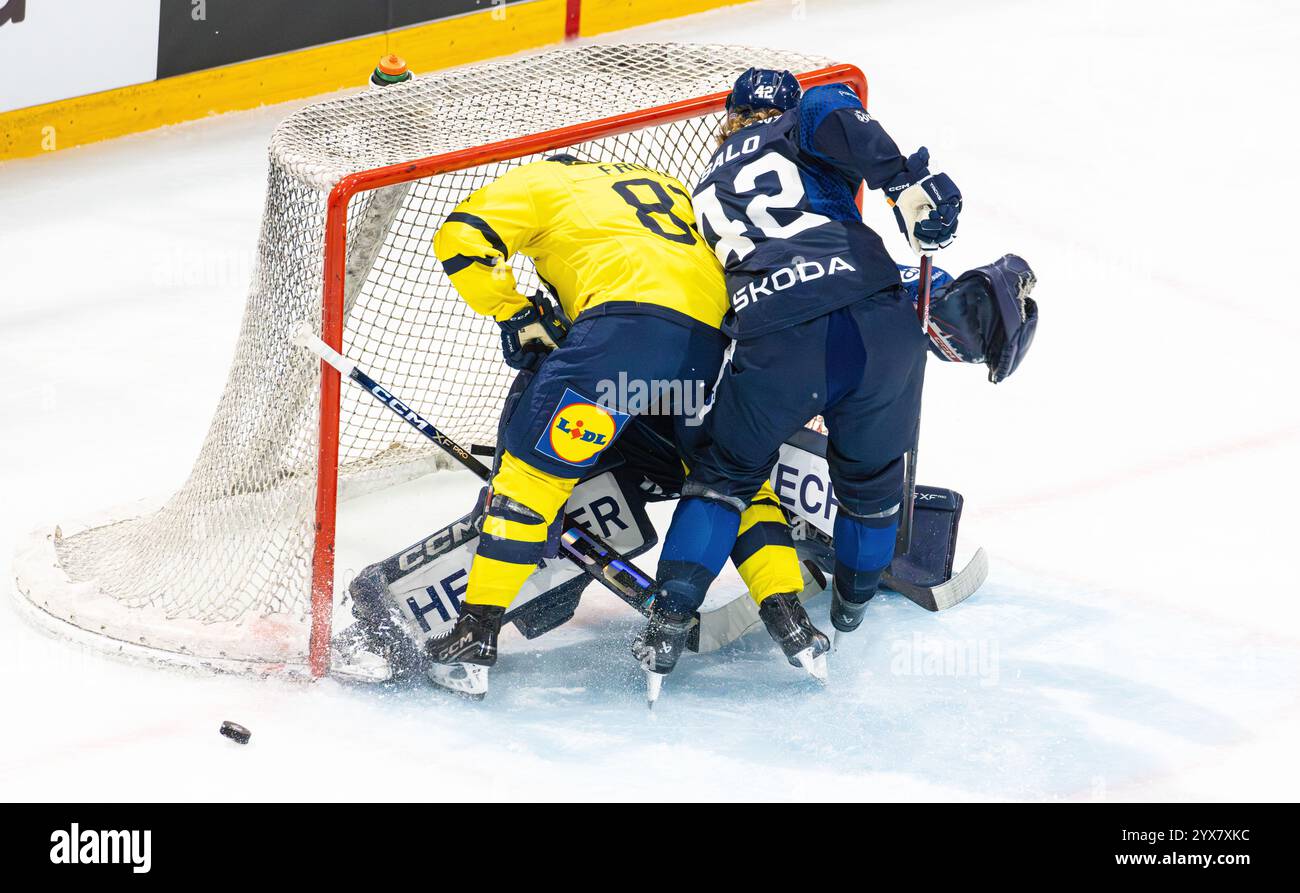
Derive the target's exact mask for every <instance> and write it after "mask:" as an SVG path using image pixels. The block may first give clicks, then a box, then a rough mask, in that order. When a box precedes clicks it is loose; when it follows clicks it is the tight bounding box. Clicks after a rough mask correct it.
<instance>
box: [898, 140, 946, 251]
mask: <svg viewBox="0 0 1300 893" xmlns="http://www.w3.org/2000/svg"><path fill="white" fill-rule="evenodd" d="M929 164H930V150H929V149H927V148H925V147H924V146H922V147H921V148H920V149H917V150H916V152H914V153H912V155H910V156H909V157H908V159H907V166H906V167H905V168H904V169H903V171H902V173H900V174H899V175H898V176H896V177H895V178H894V179H893V180H892V181H891V182H890V183H889V185H888V186H886V187H885V195H886V196H887V197H888V199H889V203H890V204H891V205H892V206H893V208H894V217H895V219H897V220H898V228H899V230H900V231H901V232H902V233H903V235H904V236H906V237H907V241H908V243H909V244H910V245H911V246H912V250H913V251H915V252H916V253H917V254H924V253H927V252H930V251H937V250H938V249H940V248H947V247H948V246H949V245H951V244H952V240H953V239H955V238H956V237H957V217H958V215H960V214H961V190H960V189H958V188H957V184H956V183H954V182H953V181H952V178H951V177H949V176H948V175H947V174H932V173H930V169H929Z"/></svg>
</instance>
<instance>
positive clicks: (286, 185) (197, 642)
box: [16, 44, 829, 669]
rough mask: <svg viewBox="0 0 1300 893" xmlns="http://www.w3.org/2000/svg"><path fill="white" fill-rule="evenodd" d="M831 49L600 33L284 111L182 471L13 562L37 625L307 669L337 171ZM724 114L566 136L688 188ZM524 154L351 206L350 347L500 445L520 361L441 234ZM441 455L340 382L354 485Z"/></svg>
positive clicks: (704, 86) (344, 458) (342, 463)
mask: <svg viewBox="0 0 1300 893" xmlns="http://www.w3.org/2000/svg"><path fill="white" fill-rule="evenodd" d="M828 64H829V62H828V60H825V59H821V58H816V57H811V56H806V55H798V54H793V53H785V52H778V51H773V50H760V49H751V48H745V47H729V46H700V45H669V44H644V45H635V46H588V47H580V48H574V49H564V50H559V51H555V52H550V53H546V54H542V55H538V56H534V57H530V58H524V59H518V60H510V61H503V62H495V63H489V64H480V65H474V66H470V67H467V68H463V69H458V70H452V71H448V72H444V73H439V74H434V75H426V76H419V75H417V77H416V79H415V80H414V81H411V82H408V83H406V84H400V85H396V86H390V87H385V88H382V89H372V90H369V91H366V92H361V93H357V94H354V95H350V96H347V97H345V98H341V99H334V100H330V101H327V102H322V103H319V104H317V105H312V106H309V107H307V108H304V109H302V110H301V111H298V112H296V113H295V114H293V115H291V116H289V117H288V118H287V119H286V120H285V121H284V122H283V123H282V124H281V125H280V126H279V127H278V128H277V130H276V132H275V135H274V136H273V138H272V141H271V147H270V173H269V176H268V183H267V197H266V206H265V209H264V215H263V222H262V231H261V236H260V239H259V243H258V260H257V266H256V270H255V272H254V276H253V282H252V286H251V289H250V292H249V296H248V303H247V307H246V309H245V313H244V319H243V323H242V326H241V330H240V334H239V340H238V344H237V346H236V349H235V359H234V363H233V365H232V368H231V372H230V378H229V381H228V383H227V385H226V389H225V392H224V393H223V395H222V397H221V400H220V403H219V404H218V406H217V410H216V413H215V416H214V418H213V420H212V425H211V428H210V429H209V431H208V435H207V438H206V440H205V442H204V445H203V448H202V451H201V452H200V454H199V457H198V459H197V461H196V462H195V464H194V469H193V471H192V472H191V474H190V477H189V480H188V481H186V483H185V485H184V486H183V487H182V488H181V489H180V491H179V492H177V493H176V494H175V495H174V496H173V497H172V498H171V499H170V500H168V501H167V502H166V503H165V504H163V505H162V506H161V508H157V509H156V510H154V511H149V512H147V513H143V514H140V513H137V514H136V515H135V516H132V515H129V514H123V515H118V516H116V517H114V516H110V517H108V518H106V519H105V518H101V519H99V520H98V521H97V522H95V523H92V524H81V525H78V526H77V527H76V528H75V529H74V528H73V527H72V526H70V525H66V524H65V525H64V527H63V529H62V531H60V532H59V533H55V534H52V533H50V532H49V531H48V530H47V531H45V532H44V533H42V534H39V535H33V537H32V538H31V539H30V540H29V541H28V543H27V545H26V546H25V547H23V548H22V549H20V552H19V556H18V560H17V562H16V570H17V574H16V576H17V578H18V586H17V591H18V593H19V596H20V603H23V601H24V599H25V600H26V604H25V605H24V606H25V607H27V608H35V609H36V610H35V611H31V610H29V611H28V613H29V614H35V615H37V616H36V619H37V620H40V621H48V620H49V619H50V618H53V619H54V621H55V624H56V625H59V626H60V627H61V628H62V629H63V631H64V632H67V631H68V628H69V627H71V628H72V631H73V632H74V633H77V635H78V636H79V637H81V636H80V631H85V633H87V634H88V635H90V636H94V637H96V640H94V641H91V642H90V643H91V644H96V645H104V644H105V642H107V646H106V647H110V648H116V649H118V650H124V651H132V652H139V651H145V652H147V656H150V657H161V658H166V657H168V656H169V655H176V656H180V657H182V658H185V659H188V660H189V661H190V662H198V663H206V664H209V665H211V666H214V667H220V668H227V669H258V668H262V667H266V666H268V665H277V666H278V665H287V666H289V667H296V666H300V665H303V664H305V661H306V652H307V637H308V629H309V620H310V617H309V614H310V580H309V578H310V566H311V555H312V548H313V542H314V536H313V522H314V496H315V484H316V474H317V469H316V455H317V436H318V435H317V426H318V414H319V405H318V404H319V393H318V391H319V364H318V362H317V361H316V360H315V358H314V357H312V356H311V355H310V354H308V353H306V352H305V351H303V350H301V349H300V348H296V347H294V346H293V344H292V343H291V338H292V333H293V332H294V331H295V330H296V329H297V328H298V326H299V325H300V324H301V323H303V322H304V321H306V322H308V323H309V324H311V325H312V326H313V327H315V328H317V329H318V328H319V325H320V317H321V304H322V265H323V244H324V230H325V202H326V197H327V195H328V193H329V190H330V189H331V188H332V187H333V186H334V184H335V183H337V182H338V180H339V179H341V178H342V177H344V176H346V175H348V174H352V173H355V172H359V171H364V170H368V169H373V168H376V167H381V166H386V165H390V164H395V163H399V162H404V161H411V160H415V159H419V158H425V157H429V156H433V155H439V154H443V153H446V152H450V151H454V150H462V149H467V148H472V147H476V146H481V145H484V144H487V143H491V142H496V141H499V140H505V139H511V138H515V137H520V136H525V135H529V134H534V133H538V132H541V131H546V130H551V129H554V128H558V127H563V126H567V125H573V124H581V123H586V122H589V121H593V120H596V119H601V118H607V117H611V116H615V115H621V114H625V113H630V112H635V111H639V110H643V109H646V108H651V107H655V106H660V105H665V104H668V103H672V102H676V101H680V100H683V99H690V98H694V97H698V96H703V95H706V94H711V93H716V92H718V91H722V90H725V89H727V88H728V87H729V86H730V85H731V83H732V82H733V81H734V80H735V78H736V76H737V75H738V74H740V72H742V71H743V70H744V69H746V68H748V67H750V66H751V65H758V66H763V67H772V68H788V69H791V70H793V71H797V72H804V71H811V70H815V69H818V68H822V67H825V66H826V65H828ZM716 126H717V118H716V116H706V117H703V118H696V119H691V120H686V121H682V122H677V123H673V124H667V125H661V126H654V127H648V128H646V129H642V130H638V131H635V132H633V133H630V134H625V135H620V136H613V137H608V138H605V139H600V140H597V141H594V142H590V143H585V144H582V145H579V146H573V147H569V148H568V151H570V152H572V153H573V154H576V155H578V156H579V157H583V158H588V159H593V160H619V161H635V162H638V163H641V164H644V165H647V166H650V167H653V168H656V169H659V170H662V171H664V172H667V173H670V174H672V175H674V176H676V177H678V178H679V179H681V180H682V181H683V182H685V183H687V184H688V185H689V184H691V183H693V182H694V181H695V180H696V179H697V175H698V173H699V171H700V169H701V167H702V165H703V163H704V162H705V161H706V160H707V159H708V157H709V155H710V154H711V152H712V149H713V146H714V143H713V134H714V132H715V131H716ZM533 157H536V156H533ZM529 160H532V158H530V157H521V158H515V159H511V160H508V161H503V162H495V163H491V164H485V165H482V166H478V167H474V168H471V169H468V170H463V171H458V172H454V173H449V174H444V175H441V176H436V177H430V178H427V179H422V180H415V181H412V182H409V183H403V184H400V185H397V186H389V187H385V188H383V189H380V190H375V191H372V192H365V193H362V194H360V195H358V196H356V197H355V198H354V199H353V200H352V202H351V205H350V207H349V210H348V229H347V233H348V240H347V246H348V248H347V269H348V277H347V286H346V289H345V291H346V297H345V319H346V322H345V333H344V349H345V351H346V353H348V354H349V355H350V356H351V357H353V358H354V359H356V360H357V361H359V363H360V364H361V365H362V366H363V367H364V368H367V369H369V370H370V371H371V372H372V374H373V375H374V377H375V378H376V379H377V380H378V381H380V382H381V383H384V384H386V385H389V386H391V388H392V389H393V390H394V392H396V393H398V394H400V395H402V396H403V397H404V398H406V399H408V400H409V401H410V402H412V403H413V404H415V405H416V406H417V407H418V408H419V409H420V411H421V412H422V413H423V414H424V415H426V416H428V417H429V418H431V419H433V420H435V421H436V422H437V424H439V425H440V426H441V427H443V428H444V429H445V430H446V431H447V432H448V433H449V434H451V435H452V436H453V437H454V438H456V439H457V440H458V441H460V442H462V443H476V444H491V443H492V442H493V440H494V437H495V429H496V417H497V413H498V411H499V408H500V403H501V398H502V396H503V395H504V392H505V389H506V387H507V386H508V384H509V381H510V374H509V370H508V369H506V367H505V366H504V364H503V363H502V362H501V361H500V355H499V352H498V339H497V335H496V329H495V326H494V325H493V324H492V322H491V321H490V320H487V319H484V318H481V317H478V316H476V315H474V314H473V313H472V312H470V311H469V310H468V308H466V307H465V306H464V305H463V304H462V302H461V301H460V299H459V298H458V296H457V295H456V293H455V291H454V290H453V289H452V287H451V285H450V283H449V282H448V280H447V278H446V277H445V276H444V275H443V273H442V270H441V269H440V268H439V266H438V264H437V262H436V260H435V259H434V257H433V254H432V251H431V243H432V238H433V234H434V231H435V230H436V229H437V227H438V226H439V224H440V223H441V222H442V220H443V219H444V218H445V217H446V215H447V214H448V213H449V212H450V211H451V210H452V208H453V207H454V206H455V205H456V204H457V203H458V202H459V201H460V200H462V199H463V198H464V197H465V196H466V195H468V194H469V192H470V191H472V190H473V189H475V188H477V187H478V186H480V185H481V184H483V183H485V182H488V181H489V180H491V179H493V178H495V177H497V176H499V175H500V174H501V173H502V172H504V171H505V170H506V169H508V168H509V167H511V166H513V165H517V164H520V163H523V162H525V161H529ZM515 271H516V274H517V275H518V276H519V279H520V285H521V288H525V289H529V290H531V289H532V288H535V287H536V286H537V284H538V283H537V279H536V276H535V274H534V273H533V271H532V269H531V266H530V265H529V264H528V262H527V261H526V260H523V259H518V260H517V262H516V263H515ZM436 452H437V451H436V449H435V448H433V447H432V446H431V445H430V444H429V443H428V442H427V441H425V440H423V439H422V438H421V437H420V436H419V435H418V434H416V433H415V432H413V431H411V430H410V429H409V428H408V427H406V426H405V425H404V424H403V423H402V422H401V421H400V420H399V419H397V418H395V417H394V416H393V415H391V414H390V413H389V412H388V411H387V410H386V409H384V408H383V407H381V406H379V405H378V404H376V403H375V402H374V401H373V400H372V399H371V398H369V397H368V396H367V395H364V394H361V393H360V392H359V391H358V390H357V389H355V388H353V387H349V386H348V385H347V384H346V383H345V384H344V389H343V394H342V405H341V427H340V448H339V468H338V474H339V477H340V484H341V486H342V487H343V496H344V497H346V496H347V495H348V488H349V486H353V487H354V488H355V485H356V484H358V483H359V482H360V483H365V482H373V483H374V484H376V485H377V484H382V483H383V482H385V481H391V480H394V479H400V478H402V477H405V476H409V475H411V474H418V473H424V472H426V471H429V470H432V469H433V468H434V467H435V462H436V458H437V457H436V455H435V454H436ZM326 473H333V470H329V469H327V470H326ZM467 508H468V507H467ZM392 545H393V547H394V548H399V547H401V546H402V545H405V543H393V544H392ZM381 557H383V556H380V555H376V556H374V558H375V560H378V559H379V558H381ZM47 625H49V624H48V622H47ZM82 638H84V637H82ZM101 640H102V641H101Z"/></svg>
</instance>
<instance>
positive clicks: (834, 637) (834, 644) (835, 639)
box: [831, 629, 844, 651]
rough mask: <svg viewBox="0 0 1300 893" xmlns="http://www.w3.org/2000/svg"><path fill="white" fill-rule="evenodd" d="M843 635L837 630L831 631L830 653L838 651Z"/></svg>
mask: <svg viewBox="0 0 1300 893" xmlns="http://www.w3.org/2000/svg"><path fill="white" fill-rule="evenodd" d="M842 635H844V633H842V632H840V631H839V630H837V629H836V630H831V651H838V650H839V647H840V636H842Z"/></svg>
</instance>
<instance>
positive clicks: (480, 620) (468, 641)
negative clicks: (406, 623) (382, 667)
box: [425, 603, 506, 700]
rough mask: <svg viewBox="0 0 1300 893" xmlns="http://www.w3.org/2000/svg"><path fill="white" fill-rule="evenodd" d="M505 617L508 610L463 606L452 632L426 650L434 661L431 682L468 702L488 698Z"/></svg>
mask: <svg viewBox="0 0 1300 893" xmlns="http://www.w3.org/2000/svg"><path fill="white" fill-rule="evenodd" d="M505 613H506V610H505V608H501V607H498V606H496V605H471V604H468V603H466V604H463V605H461V613H460V617H459V619H457V620H456V625H455V626H454V627H452V630H451V632H449V633H447V634H446V635H445V636H439V637H438V638H436V639H434V640H432V641H431V642H429V643H428V645H426V646H425V648H426V649H427V651H428V653H429V657H430V659H431V660H432V661H433V665H432V666H430V667H429V680H430V681H431V682H433V684H434V685H437V686H440V687H442V688H445V689H448V690H449V691H454V692H456V694H459V695H464V696H465V697H467V698H473V699H474V700H481V699H482V698H483V697H485V696H486V695H487V691H488V669H489V668H490V667H492V666H493V665H494V664H495V663H496V662H497V636H498V635H499V634H500V633H501V618H502V617H503V616H504V615H505Z"/></svg>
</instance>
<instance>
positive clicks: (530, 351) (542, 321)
mask: <svg viewBox="0 0 1300 893" xmlns="http://www.w3.org/2000/svg"><path fill="white" fill-rule="evenodd" d="M497 325H499V326H500V327H501V353H502V354H503V355H504V356H505V360H506V365H507V366H509V367H510V368H511V369H518V370H520V371H521V372H533V371H536V369H537V367H538V366H540V365H541V364H542V360H544V359H545V358H546V355H547V354H549V353H550V352H551V351H553V350H555V348H557V347H559V346H560V344H562V343H563V342H564V336H565V335H567V334H568V333H569V326H568V324H567V323H566V322H565V321H564V319H563V318H562V317H561V316H560V314H559V313H558V312H557V311H556V310H555V307H554V306H553V305H552V304H551V302H550V301H549V300H547V298H546V296H545V295H544V294H542V293H541V292H537V293H535V294H534V295H533V296H532V297H531V298H529V306H527V307H525V308H524V309H523V310H520V311H519V312H518V313H516V314H515V315H514V316H512V317H510V318H509V319H507V320H503V321H500V322H498V323H497Z"/></svg>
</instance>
